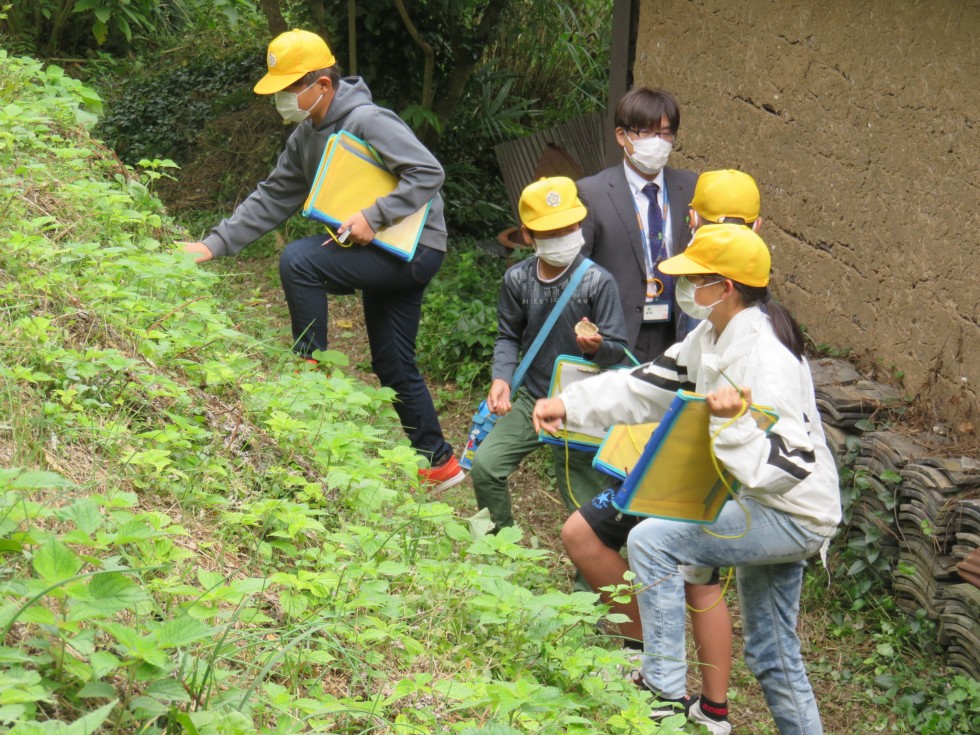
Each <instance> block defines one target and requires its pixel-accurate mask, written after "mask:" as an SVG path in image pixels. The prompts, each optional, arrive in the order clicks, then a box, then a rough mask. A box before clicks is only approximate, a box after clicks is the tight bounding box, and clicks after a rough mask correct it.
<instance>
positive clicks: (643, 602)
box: [627, 498, 824, 735]
mask: <svg viewBox="0 0 980 735" xmlns="http://www.w3.org/2000/svg"><path fill="white" fill-rule="evenodd" d="M742 504H743V505H744V506H745V508H746V509H747V510H748V516H747V515H746V512H745V511H744V510H743V509H742V508H741V507H739V505H738V504H737V503H735V502H731V501H730V502H728V503H727V504H726V505H725V507H724V509H723V510H722V512H721V515H720V516H719V517H718V520H717V521H716V522H715V523H714V524H712V525H711V526H707V527H704V526H701V525H699V524H695V523H683V522H680V521H667V520H661V519H658V518H648V519H647V520H645V521H643V522H642V523H640V524H639V525H638V526H637V527H636V528H634V529H633V531H632V532H631V533H630V535H629V540H628V542H627V546H628V547H629V560H630V567H631V568H632V570H633V571H634V572H635V573H636V575H637V582H638V583H639V584H641V585H643V586H644V587H645V589H644V590H643V591H642V592H641V593H640V594H639V597H638V600H639V606H640V618H641V621H642V623H643V648H644V652H645V653H646V654H647V655H646V656H644V661H643V668H642V673H643V678H644V679H645V680H646V683H647V684H648V685H649V686H650V688H651V689H654V690H656V691H658V692H660V693H661V694H663V695H664V696H665V697H669V698H671V699H676V698H679V697H682V696H684V694H685V693H686V691H687V687H686V677H687V662H686V660H685V653H686V651H685V644H684V580H683V578H682V577H681V575H680V574H679V573H678V570H677V567H678V565H681V564H688V565H693V566H702V567H736V575H737V579H738V596H739V604H740V606H741V611H742V630H743V634H744V639H745V662H746V664H747V665H748V667H749V670H750V671H751V672H752V673H753V674H754V675H755V677H756V679H758V680H759V684H760V685H761V686H762V691H763V694H764V695H765V697H766V703H767V704H768V705H769V710H770V712H771V713H772V716H773V719H775V721H776V726H777V727H778V728H779V732H780V733H782V735H790V734H792V735H820V734H821V733H823V726H822V725H821V723H820V715H819V713H818V712H817V702H816V699H815V698H814V696H813V690H812V688H811V687H810V681H809V679H808V678H807V675H806V669H805V668H804V666H803V658H802V655H801V653H800V640H799V638H798V637H797V635H796V620H797V616H798V614H799V608H800V588H801V587H802V584H803V567H804V566H805V563H804V561H803V560H804V559H806V558H807V557H809V556H812V555H813V554H815V553H817V552H818V551H819V550H820V546H821V545H822V544H823V542H824V537H823V536H820V535H818V534H815V533H813V532H812V531H808V530H807V529H805V528H803V527H802V526H800V525H799V524H798V523H796V521H794V520H793V519H792V518H791V517H790V516H788V515H786V514H785V513H781V512H779V511H776V510H773V509H772V508H769V507H768V506H764V505H761V504H759V503H758V502H756V501H754V500H752V499H748V498H747V499H743V500H742ZM749 518H750V519H751V520H750V521H749ZM747 521H748V522H747ZM707 530H710V531H711V532H712V533H715V534H719V535H723V536H739V538H718V537H716V536H712V535H711V534H710V533H707ZM742 534H744V535H742Z"/></svg>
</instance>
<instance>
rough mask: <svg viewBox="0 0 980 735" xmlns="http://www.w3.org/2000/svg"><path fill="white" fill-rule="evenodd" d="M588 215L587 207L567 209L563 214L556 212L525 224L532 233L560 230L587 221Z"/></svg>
mask: <svg viewBox="0 0 980 735" xmlns="http://www.w3.org/2000/svg"><path fill="white" fill-rule="evenodd" d="M586 214H587V212H586V210H585V207H583V206H578V207H572V208H571V209H565V210H563V211H561V212H555V213H554V214H546V215H544V216H543V217H538V218H537V219H535V220H534V221H533V222H525V223H524V226H525V227H526V228H527V229H529V230H531V231H532V232H548V231H550V230H560V229H561V228H563V227H568V226H569V225H574V224H575V223H576V222H581V221H582V220H584V219H585V215H586Z"/></svg>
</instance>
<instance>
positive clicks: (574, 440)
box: [538, 355, 606, 452]
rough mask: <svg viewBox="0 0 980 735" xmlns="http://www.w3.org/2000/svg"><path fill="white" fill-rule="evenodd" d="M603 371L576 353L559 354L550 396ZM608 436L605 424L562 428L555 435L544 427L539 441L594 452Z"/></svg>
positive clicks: (549, 391) (553, 373)
mask: <svg viewBox="0 0 980 735" xmlns="http://www.w3.org/2000/svg"><path fill="white" fill-rule="evenodd" d="M600 372H602V368H600V367H599V366H598V365H596V364H595V363H594V362H589V361H588V360H585V359H583V358H581V357H575V356H574V355H558V357H557V358H555V367H554V369H553V371H552V373H551V387H550V388H549V389H548V397H549V398H554V397H555V396H556V395H558V394H559V393H561V392H562V391H563V390H564V389H565V388H567V387H568V386H570V385H571V384H572V383H577V382H578V381H580V380H584V379H586V378H590V377H592V376H593V375H598V374H599V373H600ZM605 436H606V427H604V426H580V427H578V428H577V430H576V431H569V430H568V429H565V428H561V429H559V430H558V431H557V432H555V434H554V435H552V434H549V433H548V432H547V431H545V430H544V429H542V430H541V431H539V432H538V441H539V442H541V443H543V444H558V445H561V446H568V447H569V448H570V449H578V450H580V451H585V452H594V451H595V450H596V448H598V446H599V445H600V444H602V440H603V438H604V437H605Z"/></svg>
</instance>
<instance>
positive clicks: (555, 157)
mask: <svg viewBox="0 0 980 735" xmlns="http://www.w3.org/2000/svg"><path fill="white" fill-rule="evenodd" d="M602 126H603V116H602V114H601V113H599V112H593V113H589V114H588V115H583V116H581V117H577V118H575V119H573V120H569V121H568V122H565V123H562V124H561V125H556V126H555V127H553V128H550V129H548V130H542V131H540V132H537V133H534V134H532V135H528V136H525V137H523V138H518V139H517V140H509V141H507V142H505V143H500V144H498V145H497V146H496V147H495V148H494V152H495V153H496V154H497V163H498V164H499V165H500V171H501V174H502V175H503V179H504V186H505V187H506V189H507V196H508V198H509V199H510V206H511V210H512V211H513V213H514V219H515V222H516V221H518V219H517V202H518V201H519V200H520V198H521V192H522V191H523V190H524V187H525V186H527V185H528V184H529V183H531V182H532V181H536V180H537V179H540V178H541V177H542V176H567V177H569V178H570V179H580V178H582V177H583V176H591V175H592V174H595V173H598V172H599V171H601V170H602V169H603V168H605V150H604V145H603V131H602Z"/></svg>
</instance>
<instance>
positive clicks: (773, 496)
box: [560, 307, 841, 537]
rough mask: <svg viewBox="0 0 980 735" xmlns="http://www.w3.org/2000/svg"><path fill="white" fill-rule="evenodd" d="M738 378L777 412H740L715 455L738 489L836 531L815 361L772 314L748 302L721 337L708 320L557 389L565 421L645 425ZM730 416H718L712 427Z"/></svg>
mask: <svg viewBox="0 0 980 735" xmlns="http://www.w3.org/2000/svg"><path fill="white" fill-rule="evenodd" d="M722 372H724V374H725V375H727V376H728V378H729V379H731V380H732V381H733V382H734V383H736V384H738V385H740V386H748V387H749V388H751V389H752V402H753V403H755V404H757V405H763V406H771V407H772V408H773V409H775V412H776V413H777V415H778V416H779V420H778V421H777V422H776V424H775V425H774V426H773V427H772V429H771V431H770V433H769V434H766V432H764V431H762V430H761V429H759V428H758V426H756V423H755V421H754V419H752V417H751V416H748V415H746V416H743V417H741V418H739V419H738V420H736V421H734V422H732V423H731V424H730V425H729V426H726V427H725V428H724V429H722V430H721V432H720V433H719V434H718V437H717V438H716V439H715V443H714V449H715V454H716V456H717V457H718V460H719V461H720V462H721V463H722V464H724V465H725V467H727V468H728V469H729V470H730V471H731V472H732V474H733V475H735V477H737V478H738V480H739V482H740V483H741V484H742V487H741V489H740V490H739V496H740V497H743V498H744V497H751V498H754V499H755V500H757V501H758V502H760V503H762V504H764V505H767V506H769V507H772V508H775V509H776V510H779V511H782V512H784V513H787V514H789V515H791V516H793V517H794V518H795V519H796V520H797V521H798V522H799V523H800V525H802V526H804V527H806V528H808V529H809V530H811V531H813V532H814V533H817V534H820V535H822V536H826V537H830V536H832V535H833V534H834V532H835V529H836V528H837V524H838V523H840V519H841V505H840V485H839V479H838V476H837V467H836V464H835V463H834V458H833V455H832V454H831V452H830V450H829V449H828V447H827V441H826V438H825V437H824V432H823V424H822V423H821V421H820V415H819V413H818V412H817V406H816V400H815V397H814V392H813V380H812V378H811V376H810V368H809V365H808V364H807V363H806V361H805V360H802V361H801V360H797V359H796V357H795V356H794V355H793V354H792V353H791V352H790V351H789V350H788V349H787V348H786V347H785V346H784V345H783V344H782V343H781V342H780V341H779V339H778V338H777V337H776V334H775V333H774V332H773V329H772V325H771V323H770V321H769V317H768V315H767V314H766V313H765V312H763V311H762V310H761V309H759V308H758V307H750V308H748V309H745V310H743V311H741V312H739V313H738V314H736V315H735V317H733V318H732V320H731V321H730V322H729V323H728V325H727V326H726V327H725V330H724V331H723V332H722V333H721V335H719V334H718V333H717V331H716V330H715V329H714V327H713V326H712V324H711V322H709V321H707V320H706V321H704V322H702V323H701V324H699V325H698V327H697V328H696V329H695V330H694V331H693V332H691V333H690V334H689V335H688V336H687V337H686V338H685V339H684V341H683V342H680V343H678V344H675V345H674V346H672V347H670V348H669V349H668V350H667V351H666V352H665V353H664V354H663V355H661V356H660V357H658V358H657V359H656V360H654V361H653V362H651V363H647V364H646V365H642V366H641V367H638V368H636V369H634V370H630V371H626V370H614V371H609V372H606V373H603V374H601V375H598V376H596V377H595V378H590V379H588V380H584V381H580V382H578V383H575V384H574V385H571V386H569V387H568V388H567V389H566V390H565V391H563V392H562V393H561V396H560V398H561V399H562V401H563V402H564V404H565V411H566V414H567V415H566V419H565V423H566V424H567V425H569V426H570V427H573V428H574V427H575V426H611V425H612V424H641V423H647V422H651V421H657V420H659V419H660V418H661V417H662V416H663V414H664V412H665V411H666V410H667V408H668V407H669V406H670V404H671V402H672V401H673V400H674V397H675V396H676V394H677V390H678V389H679V388H683V389H684V390H689V391H694V392H696V393H700V394H702V395H703V394H706V393H709V392H711V391H712V390H715V389H717V388H721V387H723V386H726V385H729V382H728V380H726V379H725V377H724V376H723V375H722ZM728 421H729V420H728V419H720V418H715V417H712V419H711V426H710V428H709V431H710V432H711V433H714V432H715V431H717V430H718V429H721V427H722V426H724V425H725V424H726V423H727V422H728Z"/></svg>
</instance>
